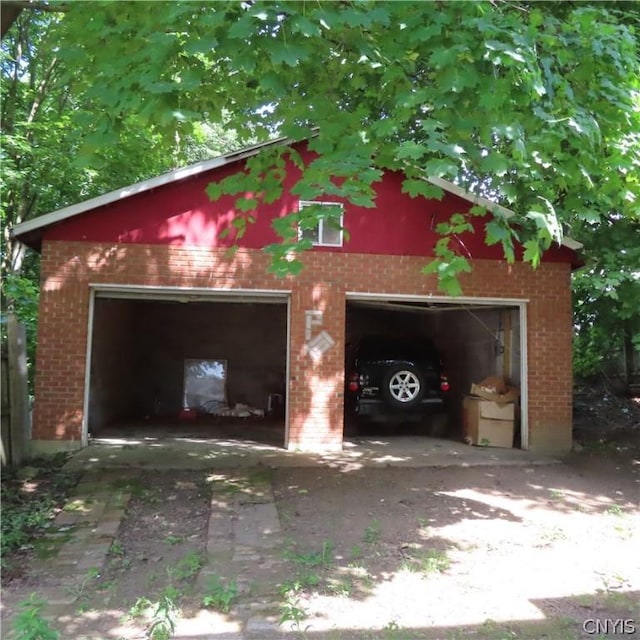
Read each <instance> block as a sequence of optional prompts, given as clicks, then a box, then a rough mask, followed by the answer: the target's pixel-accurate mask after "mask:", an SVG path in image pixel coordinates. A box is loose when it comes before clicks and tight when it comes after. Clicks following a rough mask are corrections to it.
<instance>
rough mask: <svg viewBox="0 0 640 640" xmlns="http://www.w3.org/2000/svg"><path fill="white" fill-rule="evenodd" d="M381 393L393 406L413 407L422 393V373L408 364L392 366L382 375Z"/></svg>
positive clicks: (419, 399) (420, 398)
mask: <svg viewBox="0 0 640 640" xmlns="http://www.w3.org/2000/svg"><path fill="white" fill-rule="evenodd" d="M382 393H383V395H384V399H385V400H386V401H387V402H388V403H389V404H390V405H392V406H393V407H397V408H402V407H413V406H414V405H416V404H418V403H419V402H420V401H421V400H422V396H423V395H424V380H423V377H422V374H421V373H420V371H419V370H418V369H417V368H416V367H414V366H412V365H410V364H404V365H398V366H395V367H392V368H391V369H389V371H388V372H387V374H386V376H385V377H384V382H383V387H382Z"/></svg>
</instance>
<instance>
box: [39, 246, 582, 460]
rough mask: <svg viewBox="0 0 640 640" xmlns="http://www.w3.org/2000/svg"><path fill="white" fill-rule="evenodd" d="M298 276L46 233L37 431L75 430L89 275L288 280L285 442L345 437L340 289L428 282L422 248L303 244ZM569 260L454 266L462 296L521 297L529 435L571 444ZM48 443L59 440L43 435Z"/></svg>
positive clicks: (167, 281)
mask: <svg viewBox="0 0 640 640" xmlns="http://www.w3.org/2000/svg"><path fill="white" fill-rule="evenodd" d="M304 262H305V265H306V268H305V269H304V271H303V273H302V275H301V276H299V277H298V278H286V279H278V278H276V277H274V276H272V275H270V274H268V273H266V269H267V266H268V258H267V257H266V256H265V255H264V254H262V253H261V252H260V251H257V250H252V249H240V250H239V251H238V252H237V254H236V255H235V257H234V258H233V259H232V260H230V259H227V258H225V257H224V250H222V249H220V250H217V249H209V248H188V247H174V246H166V245H165V246H159V245H141V244H138V245H133V244H131V245H116V246H113V245H90V244H87V243H82V242H57V241H56V242H51V241H49V242H45V243H44V246H43V252H42V294H41V302H40V305H41V308H40V325H39V342H38V354H37V356H38V370H37V376H36V406H35V411H34V428H33V438H34V440H41V441H58V442H57V445H58V446H73V445H74V444H79V442H80V441H81V438H82V420H83V415H82V413H83V397H84V378H85V357H86V347H87V327H88V312H89V297H90V296H89V286H88V285H89V283H94V284H99V283H104V284H106V283H109V284H122V285H154V286H170V287H210V288H245V289H252V288H255V289H287V290H291V292H292V293H291V327H290V334H291V343H290V381H289V418H290V419H289V433H288V446H289V447H290V448H300V449H320V448H323V449H331V448H339V447H340V444H341V440H342V416H343V365H344V359H343V358H344V355H343V354H344V341H345V335H344V320H345V292H347V291H358V292H370V293H393V294H408V295H428V294H431V293H432V294H437V293H438V292H437V290H436V287H435V279H434V278H432V277H425V276H424V275H422V274H421V273H420V269H421V267H422V266H423V265H424V263H425V258H420V257H406V256H376V255H366V254H348V253H331V252H326V251H323V252H320V251H318V252H310V253H308V254H307V255H306V256H305V258H304ZM569 278H570V266H569V265H568V264H565V263H559V262H554V263H545V264H543V265H542V266H541V267H540V268H539V269H537V270H536V271H533V270H532V269H531V268H530V267H529V266H528V265H523V264H515V265H507V264H504V263H503V262H499V261H491V260H481V261H475V262H474V267H473V272H472V273H471V274H465V276H464V277H463V278H462V284H463V290H464V294H465V295H468V296H485V297H505V298H521V299H527V300H529V301H530V302H529V305H528V329H527V330H528V335H527V337H528V345H529V349H528V365H529V430H530V440H529V442H530V447H531V448H532V449H534V450H537V451H547V450H555V451H563V450H568V449H569V447H570V444H571V389H572V372H571V296H570V287H569V284H570V283H569ZM308 310H319V311H322V312H323V314H324V316H323V324H322V326H318V327H314V332H317V331H321V330H325V331H327V332H328V333H329V334H330V335H331V337H332V338H333V339H334V340H335V345H334V346H333V348H332V349H330V350H329V351H328V352H327V353H325V354H324V356H323V357H322V358H321V359H320V360H319V361H318V362H315V361H313V360H312V358H311V357H310V356H309V355H308V353H307V352H306V346H305V345H306V343H305V311H308ZM50 444H51V445H54V444H56V443H52V442H51V443H50Z"/></svg>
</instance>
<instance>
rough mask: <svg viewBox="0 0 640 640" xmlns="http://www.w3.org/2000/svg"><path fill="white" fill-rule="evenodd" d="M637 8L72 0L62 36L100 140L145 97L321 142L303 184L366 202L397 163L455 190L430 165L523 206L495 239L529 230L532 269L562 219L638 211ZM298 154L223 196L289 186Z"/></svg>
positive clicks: (449, 276) (151, 110) (303, 192)
mask: <svg viewBox="0 0 640 640" xmlns="http://www.w3.org/2000/svg"><path fill="white" fill-rule="evenodd" d="M639 16H640V12H639V10H638V8H637V6H636V5H634V4H631V3H611V4H605V3H588V2H587V3H571V4H569V3H539V4H537V3H526V2H508V3H507V2H448V3H442V2H420V3H413V2H381V1H374V0H363V1H360V2H317V3H309V2H277V1H276V2H261V1H256V2H240V3H239V2H235V1H233V2H216V3H192V2H158V3H153V11H150V10H149V4H148V3H146V2H118V3H113V2H92V3H73V4H71V5H69V6H68V13H67V15H66V18H65V20H64V35H63V38H62V42H61V45H60V51H61V55H62V56H63V57H64V58H65V59H66V60H67V68H68V69H73V70H74V74H75V76H74V77H77V76H78V75H79V76H80V77H81V78H82V80H83V82H84V83H85V85H84V92H85V95H86V96H87V97H88V99H89V100H90V101H91V103H92V104H94V105H95V109H94V115H93V117H92V120H91V122H85V126H87V125H90V127H91V134H90V135H89V136H88V137H87V138H86V139H85V151H86V152H88V153H91V152H95V151H97V150H98V149H101V148H104V146H105V145H110V144H115V143H116V142H117V141H118V140H119V139H121V137H122V135H123V133H124V129H123V126H124V123H126V121H127V118H129V117H131V115H132V114H134V113H135V115H136V118H139V119H140V121H141V123H142V124H143V125H145V126H146V125H151V124H152V125H153V126H154V127H157V128H158V129H159V130H164V131H167V132H169V133H171V134H175V132H178V131H185V130H187V131H188V130H189V128H190V126H191V125H192V123H194V122H198V121H201V120H202V119H205V120H208V121H217V120H218V119H219V118H220V117H221V116H222V114H223V112H225V113H228V114H229V117H230V119H231V122H232V123H233V124H234V126H235V127H236V128H237V129H238V131H239V133H240V136H241V137H248V136H251V137H254V138H258V139H266V138H268V137H272V136H274V135H282V136H285V137H288V138H291V139H293V140H298V139H303V138H308V139H309V146H310V148H311V149H312V150H313V151H316V152H318V153H319V154H320V155H319V157H318V158H317V159H315V160H313V161H312V162H310V163H308V164H307V166H305V167H304V172H303V175H302V178H301V179H300V181H299V182H298V184H297V185H296V186H295V188H294V192H295V193H296V194H298V195H299V196H300V197H302V198H304V199H313V198H316V197H318V196H322V195H326V194H334V195H340V196H344V197H346V198H348V199H350V200H351V201H352V202H354V203H357V204H359V205H364V206H373V204H374V202H373V195H374V194H373V190H372V186H371V185H372V183H374V182H375V181H376V180H377V179H379V178H380V176H381V172H382V171H384V170H387V169H392V170H401V171H403V172H404V173H405V175H406V179H405V181H404V190H405V191H406V192H407V193H409V194H411V195H412V196H418V195H424V196H429V197H441V196H442V193H441V191H440V190H439V189H437V188H436V187H434V186H433V185H431V184H429V183H428V182H427V181H425V180H424V178H425V177H426V176H434V177H441V178H445V179H449V180H453V181H456V182H458V183H460V184H462V185H463V186H466V187H468V188H470V189H473V190H476V191H478V192H482V193H483V194H485V195H490V196H491V197H493V198H495V199H497V200H498V201H499V202H501V203H502V204H505V205H507V206H508V207H509V208H510V209H512V210H513V211H515V213H516V215H515V216H514V217H513V218H510V219H508V220H507V219H505V218H504V217H503V216H500V215H494V218H493V219H492V220H491V221H490V222H488V224H487V225H486V228H485V230H486V241H487V242H488V243H489V244H496V243H499V244H501V245H502V247H503V249H504V253H505V257H506V258H507V259H508V260H513V259H514V258H515V255H514V241H518V242H520V243H522V244H523V246H524V256H523V257H524V260H526V261H528V262H530V263H532V264H533V265H534V266H535V265H537V264H538V263H539V261H540V257H541V253H542V252H543V251H544V250H545V249H547V248H548V247H549V246H550V245H551V243H552V242H554V241H555V242H559V241H561V239H562V236H563V232H564V230H565V229H567V228H568V229H572V228H574V227H575V226H576V225H581V224H582V223H583V222H587V223H597V222H599V221H600V220H601V219H602V218H603V217H604V216H608V215H610V214H611V213H612V212H614V213H615V214H616V215H618V216H621V217H622V218H625V219H626V218H632V217H637V216H638V198H639V196H640V193H639V192H640V184H639V181H640V178H639V176H640V98H639V91H640V80H639V78H640V73H639V71H640V62H639V53H638V39H637V29H638V26H639V25H640V18H639ZM78 72H79V73H78ZM96 114H97V115H96ZM285 153H287V151H285V150H284V149H282V148H270V149H269V150H268V151H265V152H264V153H262V154H261V155H260V156H258V157H257V158H255V159H253V160H251V162H250V163H249V170H248V172H247V174H246V176H244V179H243V180H238V179H237V178H236V179H235V180H232V181H227V182H226V183H223V184H220V185H217V186H215V187H212V188H211V189H210V195H211V196H212V197H217V196H218V195H220V194H221V193H235V194H243V193H245V192H247V191H250V192H253V193H258V194H259V195H260V197H259V198H256V199H255V200H254V201H252V202H251V204H253V205H256V206H257V205H259V201H260V199H264V200H267V201H269V200H273V199H275V198H277V197H278V196H279V194H280V192H281V188H282V186H281V179H282V171H281V167H282V162H283V154H285ZM293 159H294V161H296V162H298V163H301V162H302V161H301V159H300V158H298V157H294V158H293ZM247 208H248V207H247ZM252 216H253V212H251V211H246V213H245V217H244V218H243V221H241V222H240V223H239V224H238V229H239V233H240V234H241V233H242V230H243V225H244V224H246V222H247V221H249V220H250V218H252ZM296 220H297V219H296V212H292V217H291V219H290V222H291V225H290V226H288V227H287V226H286V225H284V228H283V225H280V228H279V232H280V234H281V235H282V237H283V246H282V247H281V248H280V249H276V248H272V252H273V254H274V259H275V262H276V265H275V266H276V268H281V267H283V265H284V266H285V267H286V268H296V262H295V261H293V262H287V261H284V260H283V258H284V256H285V254H286V253H287V252H289V251H290V250H291V249H301V248H303V247H302V246H301V245H300V244H299V241H298V238H297V235H296V234H295V222H296ZM458 229H459V224H456V223H454V224H452V225H449V227H448V228H442V229H441V232H442V233H443V234H444V238H443V239H442V240H441V241H439V242H438V243H437V245H436V247H435V255H436V261H435V262H434V263H433V264H432V265H430V266H429V269H430V270H432V271H434V272H436V273H438V275H439V276H440V282H441V285H444V286H445V288H448V289H449V290H453V289H455V282H456V279H455V275H456V273H457V272H459V271H461V270H465V269H468V267H469V264H468V260H467V257H466V256H463V255H457V254H456V253H454V251H453V249H452V247H453V245H452V244H450V243H449V242H448V237H449V236H450V235H451V234H455V233H456V232H457V230H458ZM279 260H280V264H279V265H278V261H279ZM285 262H286V265H289V266H288V267H287V266H286V265H285V264H284V263H285Z"/></svg>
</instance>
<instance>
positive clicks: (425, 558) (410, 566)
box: [404, 549, 451, 575]
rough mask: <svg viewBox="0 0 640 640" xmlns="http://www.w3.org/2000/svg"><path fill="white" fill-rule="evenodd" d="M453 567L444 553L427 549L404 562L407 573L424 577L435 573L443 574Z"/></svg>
mask: <svg viewBox="0 0 640 640" xmlns="http://www.w3.org/2000/svg"><path fill="white" fill-rule="evenodd" d="M450 566H451V560H449V558H448V557H447V554H446V553H445V552H444V551H440V550H438V549H426V550H424V551H419V552H417V553H415V554H413V555H412V556H410V557H409V558H407V559H406V560H405V562H404V568H405V569H406V570H407V571H414V572H416V573H422V574H423V575H432V574H434V573H442V572H443V571H446V570H447V569H448V568H449V567H450Z"/></svg>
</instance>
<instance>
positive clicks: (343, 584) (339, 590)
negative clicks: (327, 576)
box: [327, 580, 352, 598]
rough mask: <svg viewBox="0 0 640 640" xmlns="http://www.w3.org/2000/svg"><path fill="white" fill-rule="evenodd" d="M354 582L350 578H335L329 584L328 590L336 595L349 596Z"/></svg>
mask: <svg viewBox="0 0 640 640" xmlns="http://www.w3.org/2000/svg"><path fill="white" fill-rule="evenodd" d="M351 589H352V584H351V581H349V580H333V581H332V582H330V583H329V585H328V586H327V590H328V591H329V592H331V593H333V594H334V595H336V596H342V597H343V598H348V597H349V596H350V595H351Z"/></svg>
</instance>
